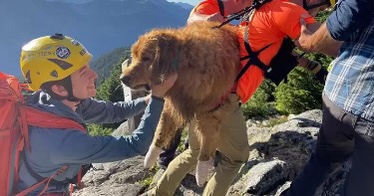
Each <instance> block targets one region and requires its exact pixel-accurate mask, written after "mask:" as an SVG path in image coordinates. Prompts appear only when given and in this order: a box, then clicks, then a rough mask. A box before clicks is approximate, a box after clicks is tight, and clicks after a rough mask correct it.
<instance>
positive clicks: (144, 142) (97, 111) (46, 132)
mask: <svg viewBox="0 0 374 196" xmlns="http://www.w3.org/2000/svg"><path fill="white" fill-rule="evenodd" d="M27 103H28V105H30V106H32V107H34V108H38V109H40V110H43V111H48V112H51V113H54V114H57V115H60V116H64V117H68V118H71V119H73V120H75V121H77V122H79V123H113V122H121V121H123V120H124V119H126V118H129V117H132V116H135V115H137V114H139V113H141V112H143V111H144V109H145V108H146V110H145V114H144V115H143V117H142V121H141V123H140V125H139V127H138V128H137V129H136V130H135V131H134V132H133V133H132V135H129V136H122V137H113V136H90V135H88V134H85V133H83V132H81V131H77V130H61V129H47V128H39V127H32V126H29V134H30V144H31V152H30V153H29V152H27V151H25V158H26V161H27V162H28V165H29V166H30V168H31V169H32V170H33V171H34V172H36V173H37V174H38V175H40V176H42V177H49V176H51V175H53V174H54V173H56V171H57V170H59V169H60V168H61V167H63V166H65V165H68V166H69V168H68V169H67V170H66V171H65V172H63V173H62V174H61V175H59V176H57V177H56V178H55V180H58V181H64V180H65V179H72V178H73V177H74V176H76V175H77V173H78V170H79V168H80V167H81V165H83V164H89V163H103V162H110V161H118V160H122V159H126V158H129V157H133V156H136V155H141V154H144V153H145V152H147V150H148V147H149V145H150V144H151V141H152V138H153V135H154V131H155V129H156V126H157V123H158V120H159V118H160V114H161V111H162V109H163V100H162V99H158V98H152V99H151V101H150V103H149V105H148V106H146V103H145V101H144V99H137V100H134V101H132V102H129V103H124V102H118V103H111V102H104V101H98V100H95V99H87V100H85V101H83V102H82V103H81V104H80V105H79V106H78V108H77V110H76V112H74V111H72V110H71V109H70V108H68V107H67V106H66V105H64V104H63V103H62V102H60V101H58V100H54V99H51V98H50V96H49V95H48V94H46V93H43V92H38V93H35V94H34V95H32V96H31V97H30V98H28V99H27ZM19 175H20V181H19V184H18V187H17V188H18V189H19V190H24V189H26V188H28V187H30V186H31V185H33V184H35V183H37V182H38V180H37V179H35V178H34V177H33V175H31V174H30V172H29V171H28V170H27V168H26V166H25V163H24V162H21V165H20V171H19ZM43 188H44V186H43V185H42V186H41V187H39V188H38V189H37V190H36V191H34V192H33V193H32V194H31V195H37V194H38V193H39V192H40V191H41V190H42V189H43ZM67 191H68V184H66V185H65V186H49V188H48V191H47V192H67Z"/></svg>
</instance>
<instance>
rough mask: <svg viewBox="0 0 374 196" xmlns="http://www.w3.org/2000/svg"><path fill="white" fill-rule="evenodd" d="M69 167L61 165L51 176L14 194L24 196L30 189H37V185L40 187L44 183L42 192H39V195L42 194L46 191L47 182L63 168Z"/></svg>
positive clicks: (63, 169) (62, 170) (60, 172)
mask: <svg viewBox="0 0 374 196" xmlns="http://www.w3.org/2000/svg"><path fill="white" fill-rule="evenodd" d="M68 168H69V166H67V165H66V166H63V167H61V168H60V169H59V170H58V171H57V172H56V173H54V174H53V175H52V176H50V177H48V178H45V179H44V180H42V181H40V182H38V183H36V184H34V185H32V186H31V187H29V188H27V189H25V190H23V191H21V192H20V193H17V194H16V195H15V196H26V195H27V194H28V193H30V192H31V191H33V190H35V189H37V188H38V187H40V186H41V185H42V184H43V183H46V185H45V186H44V188H43V190H42V192H40V194H39V195H42V194H43V193H44V192H45V191H47V188H48V185H49V182H50V181H51V180H52V179H53V178H54V177H56V176H58V175H60V174H62V173H63V172H64V171H65V170H67V169H68Z"/></svg>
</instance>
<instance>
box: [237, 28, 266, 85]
mask: <svg viewBox="0 0 374 196" xmlns="http://www.w3.org/2000/svg"><path fill="white" fill-rule="evenodd" d="M244 45H245V49H246V50H247V53H248V55H247V56H245V57H242V58H240V61H243V60H246V59H249V61H248V62H247V63H246V64H245V66H244V67H243V68H242V69H241V70H240V72H239V74H238V76H237V77H236V81H238V80H239V79H240V78H241V77H242V76H243V75H244V73H245V72H246V71H247V70H248V68H249V66H251V65H255V66H257V67H259V68H260V69H261V70H262V71H264V72H267V71H268V69H269V67H268V66H266V65H265V63H263V62H262V61H261V60H260V59H259V58H258V55H259V54H260V53H261V52H262V51H264V50H265V49H266V48H268V47H269V46H270V45H271V44H269V45H267V46H265V47H263V48H261V49H260V50H258V51H257V52H254V51H253V50H252V49H251V46H250V45H249V39H248V26H245V29H244Z"/></svg>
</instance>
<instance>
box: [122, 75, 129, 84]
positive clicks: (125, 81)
mask: <svg viewBox="0 0 374 196" xmlns="http://www.w3.org/2000/svg"><path fill="white" fill-rule="evenodd" d="M120 79H121V81H122V83H123V84H125V85H127V84H129V83H130V82H131V78H130V76H124V75H121V77H120Z"/></svg>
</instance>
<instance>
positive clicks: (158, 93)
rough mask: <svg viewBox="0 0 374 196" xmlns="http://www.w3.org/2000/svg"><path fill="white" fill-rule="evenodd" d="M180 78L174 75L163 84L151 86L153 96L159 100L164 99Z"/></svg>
mask: <svg viewBox="0 0 374 196" xmlns="http://www.w3.org/2000/svg"><path fill="white" fill-rule="evenodd" d="M177 78H178V74H177V73H174V74H172V75H170V76H168V77H167V78H165V80H164V81H163V82H161V83H160V84H157V85H153V86H151V95H152V96H155V97H159V98H163V97H164V96H165V94H166V92H168V91H169V89H170V88H171V87H173V85H174V83H175V81H176V80H177Z"/></svg>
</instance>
